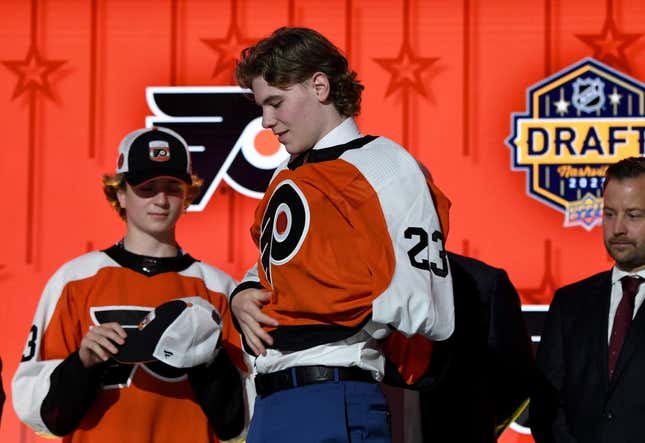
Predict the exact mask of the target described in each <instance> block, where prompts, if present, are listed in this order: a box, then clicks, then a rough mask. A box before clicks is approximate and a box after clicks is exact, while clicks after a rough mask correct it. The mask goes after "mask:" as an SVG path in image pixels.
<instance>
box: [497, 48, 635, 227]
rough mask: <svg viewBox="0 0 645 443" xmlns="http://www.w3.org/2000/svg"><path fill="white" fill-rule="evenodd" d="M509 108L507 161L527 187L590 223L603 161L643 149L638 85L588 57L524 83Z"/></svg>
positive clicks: (569, 217) (568, 217) (573, 218)
mask: <svg viewBox="0 0 645 443" xmlns="http://www.w3.org/2000/svg"><path fill="white" fill-rule="evenodd" d="M527 107H528V112H527V113H525V114H514V115H513V116H512V120H511V125H512V134H511V136H510V137H509V138H508V139H507V140H506V143H507V144H508V146H509V147H510V148H511V150H512V155H513V169H514V170H525V171H526V172H527V192H528V193H529V195H531V196H533V197H534V198H537V199H538V200H540V201H542V202H543V203H546V204H547V205H549V206H551V207H553V208H555V209H557V210H558V211H561V212H563V213H564V214H565V218H564V226H582V227H584V228H585V229H587V230H591V229H592V228H593V227H594V226H596V225H598V224H600V222H601V216H602V185H603V181H604V175H605V171H606V170H607V166H608V165H609V164H611V163H614V162H616V161H618V160H620V159H622V158H625V157H630V156H641V155H643V154H644V153H645V85H643V84H642V83H640V82H638V81H637V80H634V79H632V78H630V77H628V76H626V75H625V74H622V73H620V72H618V71H616V70H614V69H612V68H610V67H608V66H606V65H604V64H602V63H600V62H598V61H596V60H594V59H592V58H587V59H584V60H582V61H580V62H578V63H576V64H574V65H572V66H570V67H568V68H566V69H564V70H563V71H561V72H559V73H557V74H555V75H553V76H551V77H549V78H547V79H545V80H543V81H542V82H540V83H538V84H536V85H534V86H533V87H531V88H530V89H529V90H528V92H527Z"/></svg>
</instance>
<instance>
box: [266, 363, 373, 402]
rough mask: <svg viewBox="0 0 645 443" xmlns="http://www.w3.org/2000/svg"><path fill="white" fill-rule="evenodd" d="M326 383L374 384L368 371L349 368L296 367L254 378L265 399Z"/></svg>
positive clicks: (354, 367) (353, 367)
mask: <svg viewBox="0 0 645 443" xmlns="http://www.w3.org/2000/svg"><path fill="white" fill-rule="evenodd" d="M327 381H362V382H366V383H376V380H374V377H372V374H371V373H370V372H369V371H365V370H363V369H360V368H357V367H356V366H351V367H349V368H345V367H332V366H296V367H295V368H289V369H283V370H281V371H276V372H271V373H270V374H258V375H256V376H255V390H256V392H257V394H258V395H259V396H260V397H266V396H267V395H270V394H273V393H274V392H277V391H282V390H284V389H291V388H295V387H297V386H305V385H311V384H314V383H324V382H327Z"/></svg>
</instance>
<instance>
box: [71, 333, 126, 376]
mask: <svg viewBox="0 0 645 443" xmlns="http://www.w3.org/2000/svg"><path fill="white" fill-rule="evenodd" d="M126 336H127V334H126V333H125V331H124V330H123V328H122V327H121V325H120V324H118V323H116V322H112V323H103V324H101V325H99V326H90V330H89V331H88V333H87V334H86V335H85V337H83V340H81V348H80V349H79V351H78V356H79V358H80V359H81V363H83V366H85V367H86V368H91V367H92V366H95V365H97V364H99V363H103V362H104V361H107V360H109V359H110V358H111V357H112V356H114V355H115V354H116V353H117V352H119V350H118V349H117V348H116V346H115V345H114V343H117V344H119V345H122V344H123V343H125V337H126Z"/></svg>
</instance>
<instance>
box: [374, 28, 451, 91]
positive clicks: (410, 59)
mask: <svg viewBox="0 0 645 443" xmlns="http://www.w3.org/2000/svg"><path fill="white" fill-rule="evenodd" d="M437 60H439V57H417V56H416V55H415V53H414V51H413V50H412V48H411V47H410V44H409V42H408V41H407V40H406V41H404V42H403V45H401V49H400V50H399V54H398V55H397V56H396V57H394V58H375V59H374V61H375V62H376V63H377V64H378V65H379V66H381V67H382V68H383V69H385V70H386V71H388V72H389V73H390V83H389V85H388V87H387V91H386V92H385V96H386V97H387V96H389V95H390V94H392V93H394V92H395V91H397V90H399V89H406V88H410V87H411V88H413V89H415V90H416V91H417V92H418V93H419V94H421V95H422V96H424V97H426V96H427V95H426V90H425V87H424V82H423V80H422V78H421V77H422V75H423V73H424V71H426V70H427V69H428V68H429V67H430V66H431V65H432V64H433V63H435V62H436V61H437Z"/></svg>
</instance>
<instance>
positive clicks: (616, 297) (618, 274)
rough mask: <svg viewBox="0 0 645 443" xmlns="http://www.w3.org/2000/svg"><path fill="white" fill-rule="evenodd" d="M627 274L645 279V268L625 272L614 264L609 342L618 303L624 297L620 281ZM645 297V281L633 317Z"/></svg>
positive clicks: (640, 289)
mask: <svg viewBox="0 0 645 443" xmlns="http://www.w3.org/2000/svg"><path fill="white" fill-rule="evenodd" d="M626 275H631V276H639V277H641V278H643V279H645V269H644V270H642V271H639V272H636V273H630V272H625V271H623V270H622V269H618V267H616V266H614V268H613V270H612V272H611V299H610V300H609V322H608V325H607V326H608V328H607V343H609V339H610V337H611V329H612V328H613V327H614V317H615V316H616V311H617V310H618V304H619V303H620V301H621V300H622V298H623V286H622V284H621V283H620V279H621V278H623V277H625V276H626ZM644 299H645V282H644V283H643V284H641V285H640V287H639V288H638V294H636V299H635V300H634V312H633V313H632V319H633V318H634V317H635V316H636V313H637V312H638V308H640V306H641V305H642V304H643V300H644Z"/></svg>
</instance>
